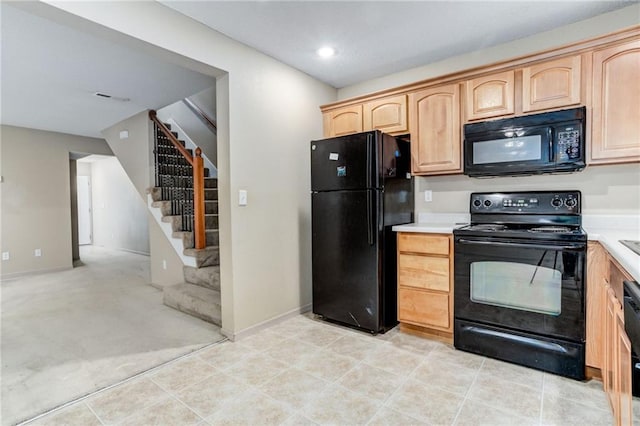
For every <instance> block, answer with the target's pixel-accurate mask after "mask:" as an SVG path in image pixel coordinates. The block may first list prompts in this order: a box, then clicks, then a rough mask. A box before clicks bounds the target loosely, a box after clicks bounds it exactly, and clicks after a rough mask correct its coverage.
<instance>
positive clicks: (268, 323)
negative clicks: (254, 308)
mask: <svg viewBox="0 0 640 426" xmlns="http://www.w3.org/2000/svg"><path fill="white" fill-rule="evenodd" d="M310 310H311V303H309V304H306V305H303V306H300V307H298V308H295V309H292V310H290V311H289V312H285V313H284V314H281V315H277V316H275V317H273V318H270V319H268V320H265V321H262V322H259V323H258V324H255V325H252V326H251V327H247V328H245V329H244V330H240V331H238V332H236V333H234V332H232V331H230V330H225V329H224V328H222V329H221V330H220V332H221V333H222V335H223V336H225V337H226V338H227V339H229V340H231V341H232V342H236V341H238V340H241V339H244V338H246V337H249V336H251V335H253V334H256V333H258V332H260V331H262V330H265V329H267V328H269V327H273V326H274V325H276V324H279V323H281V322H283V321H285V320H288V319H289V318H293V317H295V316H298V315H300V314H304V313H305V312H309V311H310Z"/></svg>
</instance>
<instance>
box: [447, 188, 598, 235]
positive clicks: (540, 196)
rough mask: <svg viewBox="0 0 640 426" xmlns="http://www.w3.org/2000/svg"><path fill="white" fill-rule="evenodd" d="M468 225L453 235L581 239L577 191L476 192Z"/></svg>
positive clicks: (579, 196) (455, 231) (579, 203)
mask: <svg viewBox="0 0 640 426" xmlns="http://www.w3.org/2000/svg"><path fill="white" fill-rule="evenodd" d="M469 212H470V213H471V224H470V225H468V226H465V227H462V228H458V229H456V230H454V235H459V236H462V235H466V236H475V237H480V238H487V239H492V238H499V239H518V240H525V239H529V240H537V241H544V240H548V241H556V240H557V241H584V240H586V233H585V232H584V230H583V229H582V227H581V225H582V220H581V194H580V192H579V191H527V192H475V193H472V194H471V197H470V205H469Z"/></svg>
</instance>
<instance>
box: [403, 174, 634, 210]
mask: <svg viewBox="0 0 640 426" xmlns="http://www.w3.org/2000/svg"><path fill="white" fill-rule="evenodd" d="M415 190H416V193H415V212H416V215H415V216H416V219H417V220H418V221H420V217H425V216H424V214H433V213H437V214H444V215H452V214H465V213H468V212H469V195H470V194H471V193H472V192H495V191H540V190H551V191H552V190H558V191H560V190H579V191H581V192H582V213H583V214H584V215H629V216H631V217H633V216H636V217H637V216H638V215H640V164H635V163H634V164H622V165H607V166H588V167H587V168H586V169H585V170H584V171H582V172H577V173H570V174H553V175H539V176H520V177H496V178H488V179H478V178H470V177H467V176H462V175H453V176H428V177H416V185H415ZM425 190H430V191H432V193H431V198H432V201H430V202H425V201H424V199H425V195H424V191H425ZM452 212H454V213H452ZM421 215H422V216H421ZM456 222H457V221H456Z"/></svg>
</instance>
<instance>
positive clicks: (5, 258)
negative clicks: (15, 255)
mask: <svg viewBox="0 0 640 426" xmlns="http://www.w3.org/2000/svg"><path fill="white" fill-rule="evenodd" d="M2 260H9V252H8V251H3V252H2Z"/></svg>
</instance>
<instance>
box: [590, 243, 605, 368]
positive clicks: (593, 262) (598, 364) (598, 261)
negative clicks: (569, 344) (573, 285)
mask: <svg viewBox="0 0 640 426" xmlns="http://www.w3.org/2000/svg"><path fill="white" fill-rule="evenodd" d="M608 265H609V261H608V259H607V254H606V252H605V250H604V248H603V247H602V246H601V245H600V244H599V243H596V242H593V241H589V243H588V248H587V283H586V284H587V326H586V327H587V342H586V364H587V366H589V367H594V368H598V369H600V370H602V361H603V357H604V354H603V349H604V343H603V339H604V336H606V334H605V332H604V324H603V321H602V318H605V304H606V300H607V299H606V297H605V296H606V293H603V286H604V285H605V284H606V277H608V276H609V271H608V268H607V267H608Z"/></svg>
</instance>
